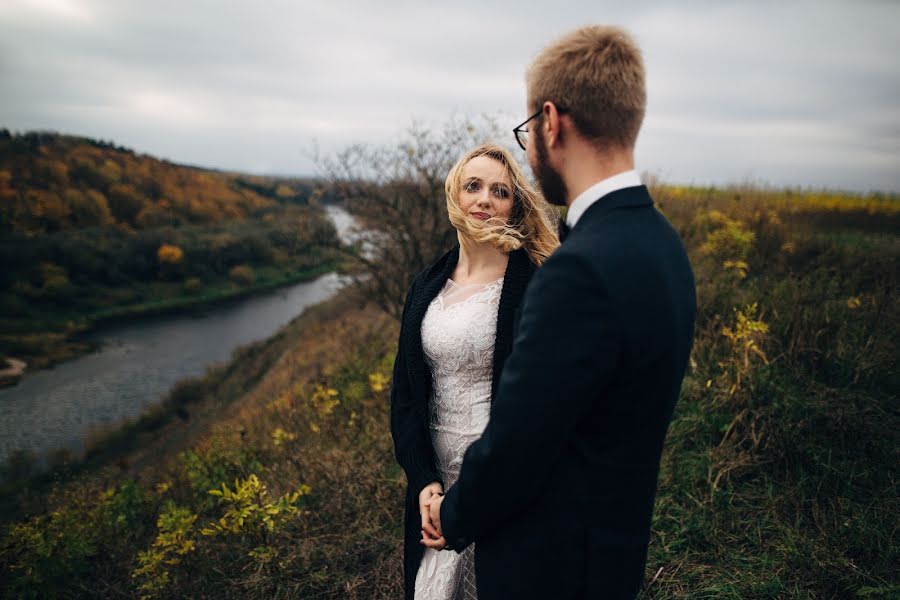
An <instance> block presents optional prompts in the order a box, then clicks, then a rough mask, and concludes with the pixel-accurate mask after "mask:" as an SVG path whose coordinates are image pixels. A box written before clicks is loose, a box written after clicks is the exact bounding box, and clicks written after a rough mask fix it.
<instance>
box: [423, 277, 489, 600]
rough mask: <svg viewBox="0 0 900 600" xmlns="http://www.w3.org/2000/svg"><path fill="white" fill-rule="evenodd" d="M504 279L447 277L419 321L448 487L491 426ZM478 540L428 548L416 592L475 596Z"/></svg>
mask: <svg viewBox="0 0 900 600" xmlns="http://www.w3.org/2000/svg"><path fill="white" fill-rule="evenodd" d="M502 288H503V279H502V278H501V279H498V280H496V281H493V282H490V283H486V284H472V285H462V286H461V285H459V284H457V283H456V282H454V281H453V280H452V279H448V280H447V283H446V284H445V285H444V288H443V289H442V290H441V292H440V293H439V294H438V295H437V297H436V298H435V299H434V300H433V301H432V302H431V304H430V305H429V307H428V311H427V312H426V313H425V318H424V319H423V321H422V348H423V350H424V351H425V361H426V363H427V364H428V367H429V369H430V370H431V376H432V389H433V394H432V398H431V402H430V403H429V412H428V423H429V429H430V431H431V440H432V443H433V444H434V450H435V454H436V456H437V462H438V465H437V467H438V470H439V471H440V473H441V477H442V478H443V480H444V485H445V486H446V487H447V488H449V487H450V486H452V485H453V484H454V483H455V482H456V479H457V478H458V477H459V470H460V467H461V466H462V458H463V454H464V453H465V451H466V449H467V448H468V447H469V445H470V444H471V443H472V442H474V441H475V440H476V439H478V438H479V437H480V436H481V434H482V432H483V431H484V428H485V427H486V426H487V422H488V419H489V417H490V409H491V381H492V377H493V362H494V342H495V336H496V331H497V311H498V308H499V305H500V293H501V291H502ZM474 551H475V546H474V544H472V545H470V546H469V547H468V548H466V549H465V550H463V552H462V553H457V552H455V551H453V550H441V551H436V550H432V549H431V548H426V549H425V555H424V557H423V558H422V562H421V564H420V565H419V571H418V573H417V574H416V587H415V598H416V600H474V599H475V598H477V596H476V591H475V563H474Z"/></svg>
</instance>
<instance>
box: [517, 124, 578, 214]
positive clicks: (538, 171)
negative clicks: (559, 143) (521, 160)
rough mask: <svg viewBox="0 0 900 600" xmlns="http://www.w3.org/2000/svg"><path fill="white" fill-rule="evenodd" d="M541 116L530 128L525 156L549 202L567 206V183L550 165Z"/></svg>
mask: <svg viewBox="0 0 900 600" xmlns="http://www.w3.org/2000/svg"><path fill="white" fill-rule="evenodd" d="M541 118H542V117H538V118H537V119H535V120H536V121H538V122H537V123H535V124H534V126H533V127H531V128H530V130H531V131H529V136H528V146H527V147H526V152H525V156H526V157H527V158H528V165H529V166H530V167H531V171H532V172H533V173H534V176H535V177H536V178H537V182H538V185H539V186H541V191H542V192H543V193H544V198H546V200H547V202H549V203H550V204H553V205H556V206H565V205H566V197H567V196H568V194H567V192H566V184H565V182H564V181H563V179H562V176H560V174H559V171H557V170H555V169H554V168H553V167H552V166H550V161H549V160H548V157H547V146H546V144H545V143H544V134H543V131H542V130H541V127H540V120H541Z"/></svg>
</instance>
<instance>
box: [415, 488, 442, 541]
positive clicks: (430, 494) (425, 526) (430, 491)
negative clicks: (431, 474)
mask: <svg viewBox="0 0 900 600" xmlns="http://www.w3.org/2000/svg"><path fill="white" fill-rule="evenodd" d="M443 493H444V488H443V486H442V485H441V484H440V483H438V482H437V481H434V482H432V483H429V484H428V485H426V486H425V487H424V488H423V489H422V491H421V492H419V515H421V517H422V532H423V536H424V535H426V534H427V536H430V537H431V538H433V539H438V538H439V537H441V533H440V531H439V529H440V528H439V527H438V528H435V526H434V524H433V523H432V522H431V511H430V509H429V505H430V503H431V500H432V499H433V498H443V495H442V494H443Z"/></svg>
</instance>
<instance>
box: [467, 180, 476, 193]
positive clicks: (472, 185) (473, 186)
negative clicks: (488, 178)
mask: <svg viewBox="0 0 900 600" xmlns="http://www.w3.org/2000/svg"><path fill="white" fill-rule="evenodd" d="M466 191H467V192H477V191H478V182H477V181H470V182H469V183H467V184H466Z"/></svg>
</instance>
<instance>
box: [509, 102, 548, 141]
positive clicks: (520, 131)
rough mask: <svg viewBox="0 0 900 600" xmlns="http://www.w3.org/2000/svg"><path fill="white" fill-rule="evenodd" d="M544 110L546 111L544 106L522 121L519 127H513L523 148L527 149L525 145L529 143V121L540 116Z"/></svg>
mask: <svg viewBox="0 0 900 600" xmlns="http://www.w3.org/2000/svg"><path fill="white" fill-rule="evenodd" d="M542 112H544V109H543V108H541V110H539V111H537V112H536V113H534V114H533V115H531V116H530V117H528V118H527V119H525V120H524V121H522V123H521V124H519V126H518V127H516V128H515V129H513V133H514V134H516V141H517V142H519V146H521V148H522V150H525V146H526V145H527V144H528V127H526V125H528V121H530V120H532V119H534V118H536V117H538V116H539V115H540V114H541V113H542Z"/></svg>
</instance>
